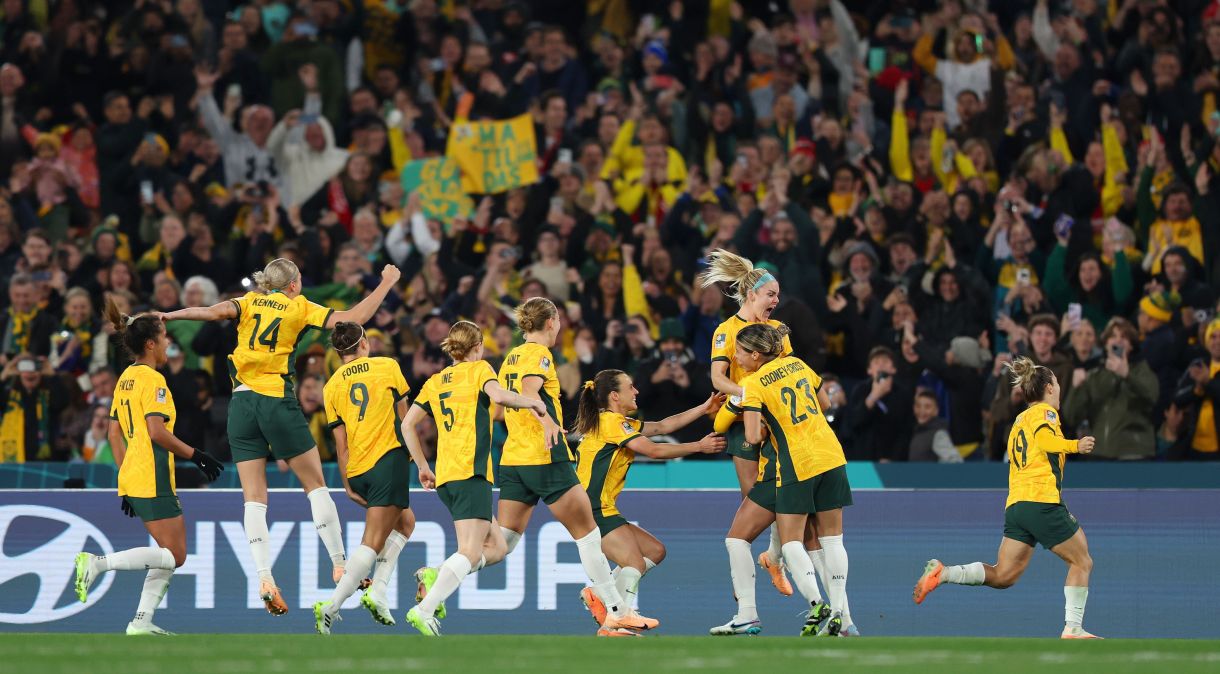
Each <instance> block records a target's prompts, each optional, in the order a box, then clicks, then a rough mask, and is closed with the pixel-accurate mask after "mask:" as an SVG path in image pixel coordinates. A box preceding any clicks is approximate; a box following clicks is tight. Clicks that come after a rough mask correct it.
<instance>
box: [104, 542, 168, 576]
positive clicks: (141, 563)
mask: <svg viewBox="0 0 1220 674" xmlns="http://www.w3.org/2000/svg"><path fill="white" fill-rule="evenodd" d="M93 563H94V564H95V565H96V566H94V571H95V572H96V571H143V570H145V569H164V570H166V571H173V570H174V566H175V564H174V555H173V553H171V552H170V551H169V550H166V549H165V548H153V547H148V548H132V549H130V550H123V551H121V552H116V553H114V554H113V555H103V556H101V557H94V558H93Z"/></svg>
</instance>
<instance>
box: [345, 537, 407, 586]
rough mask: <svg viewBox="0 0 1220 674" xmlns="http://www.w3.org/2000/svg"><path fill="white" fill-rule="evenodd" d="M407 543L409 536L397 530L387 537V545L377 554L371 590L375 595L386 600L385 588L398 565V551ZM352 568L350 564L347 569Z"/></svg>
mask: <svg viewBox="0 0 1220 674" xmlns="http://www.w3.org/2000/svg"><path fill="white" fill-rule="evenodd" d="M406 544H407V537H406V536H403V535H402V534H400V533H399V532H397V531H391V532H390V536H389V538H387V539H385V545H383V546H381V554H380V555H378V556H377V568H376V569H375V570H374V571H373V587H372V588H371V589H370V591H371V592H372V593H373V596H374V597H376V598H378V599H380V600H382V601H384V600H385V589H386V585H387V584H388V583H389V582H390V574H392V573H394V567H395V566H398V553H400V552H402V548H403V546H405V545H406ZM353 557H354V555H353ZM350 569H351V567H350V566H349V567H348V569H347V570H348V571H350Z"/></svg>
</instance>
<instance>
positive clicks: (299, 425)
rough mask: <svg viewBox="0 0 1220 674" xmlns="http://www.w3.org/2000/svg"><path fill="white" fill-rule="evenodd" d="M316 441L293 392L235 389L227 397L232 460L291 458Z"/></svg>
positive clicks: (310, 447)
mask: <svg viewBox="0 0 1220 674" xmlns="http://www.w3.org/2000/svg"><path fill="white" fill-rule="evenodd" d="M315 444H316V443H315V442H314V439H313V435H312V434H310V432H309V422H307V421H305V414H304V413H303V412H301V403H299V402H297V398H296V396H293V395H290V396H284V397H283V398H272V397H271V396H265V395H262V394H261V393H255V392H254V391H237V392H236V393H234V394H233V399H232V400H231V401H229V447H230V448H231V449H232V450H233V461H234V462H235V463H240V462H242V461H251V460H253V459H266V458H271V459H276V460H281V459H291V458H292V457H294V456H297V455H299V454H304V453H305V452H308V451H309V450H311V449H313V447H314V445H315ZM268 448H270V449H268Z"/></svg>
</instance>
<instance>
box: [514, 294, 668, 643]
mask: <svg viewBox="0 0 1220 674" xmlns="http://www.w3.org/2000/svg"><path fill="white" fill-rule="evenodd" d="M516 319H517V326H518V327H520V328H521V332H522V333H524V335H525V343H524V344H522V345H520V346H518V347H516V348H514V349H513V350H512V351H509V352H508V356H507V357H506V358H505V359H504V364H503V365H501V366H500V385H501V386H503V387H504V388H506V389H508V390H510V391H513V392H514V393H520V394H521V395H523V396H525V397H526V398H532V399H536V400H541V401H542V403H543V405H544V406H545V407H546V410H547V414H548V416H547V418H546V419H544V420H542V421H541V422H540V421H539V420H538V416H537V415H536V414H534V413H533V411H531V410H505V412H504V423H505V425H506V426H508V440H507V441H505V443H504V453H503V455H502V456H501V457H500V475H499V480H498V482H499V485H500V506H499V520H500V530H501V531H502V532H503V534H504V540H505V543H506V544H507V546H508V552H509V553H512V551H513V548H515V547H516V546H517V543H518V541H520V540H521V535H522V534H523V533H524V532H525V527H526V526H527V525H528V524H529V521H530V515H531V514H532V513H533V512H534V506H535V505H537V504H538V501H539V500H540V499H541V500H542V502H543V503H545V504H546V505H547V507H549V508H550V509H551V514H552V515H553V516H554V517H555V519H557V520H559V522H560V523H561V524H563V526H564V527H565V528H567V530H568V533H569V534H571V535H572V538H573V539H575V541H576V551H577V553H579V555H580V563H581V565H582V566H584V569H585V573H587V574H588V575H589V579H590V580H592V581H593V587H592V588H591V589H590V588H587V587H586V588H585V589H583V590H581V593H580V594H581V599H582V601H584V602H585V606H586V607H588V608H589V610H590V611H591V612H592V613H593V617H594V619H595V620H597V622H598V624H599V625H601V628H600V629H599V630H598V634H599V635H602V636H626V634H624V632H626V631H631V630H646V629H652V628H654V627H656V626H657V625H658V624H659V623H658V622H657V621H656V620H653V619H652V618H645V617H643V616H640V615H639V614H637V613H636V612H635V611H634V610H633V609H632V608H631V605H630V604H628V603H626V602H625V601H624V600H623V599H622V597H621V595H619V592H618V589H617V588H616V587H615V585H614V577H613V576H612V575H611V573H610V564H609V562H607V561H606V555H605V553H603V552H602V537H601V533H600V532H599V531H598V528H597V522H595V521H594V519H593V506H592V505H591V504H590V503H589V495H588V493H586V492H585V490H584V489H581V488H580V480H579V479H578V478H577V477H576V470H575V469H574V468H573V467H572V461H573V456H572V450H571V449H569V448H568V441H567V438H565V437H564V436H563V433H562V432H560V431H559V429H557V428H553V427H552V426H551V421H550V420H551V419H552V418H553V419H555V420H556V421H557V422H558V424H557V425H558V426H560V427H562V424H563V414H562V412H561V410H560V407H559V379H558V377H557V376H556V374H555V364H554V359H553V357H552V356H551V347H552V346H554V344H555V339H556V338H557V337H558V336H559V329H560V323H559V310H558V309H556V308H555V305H554V304H553V303H551V301H550V300H548V299H546V298H544V297H535V298H532V299H530V300H527V301H525V302H524V303H522V304H521V305H520V306H518V307H517V311H516ZM549 438H555V440H554V441H552V440H550V439H549Z"/></svg>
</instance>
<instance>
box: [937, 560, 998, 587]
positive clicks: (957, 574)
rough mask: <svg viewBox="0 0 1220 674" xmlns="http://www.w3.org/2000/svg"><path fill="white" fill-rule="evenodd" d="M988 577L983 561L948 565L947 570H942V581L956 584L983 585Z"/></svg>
mask: <svg viewBox="0 0 1220 674" xmlns="http://www.w3.org/2000/svg"><path fill="white" fill-rule="evenodd" d="M986 579H987V570H986V569H984V568H983V563H982V562H973V563H970V564H962V565H960V566H946V567H945V570H944V571H941V572H940V582H942V583H952V584H954V585H982V584H983V581H984V580H986Z"/></svg>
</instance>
